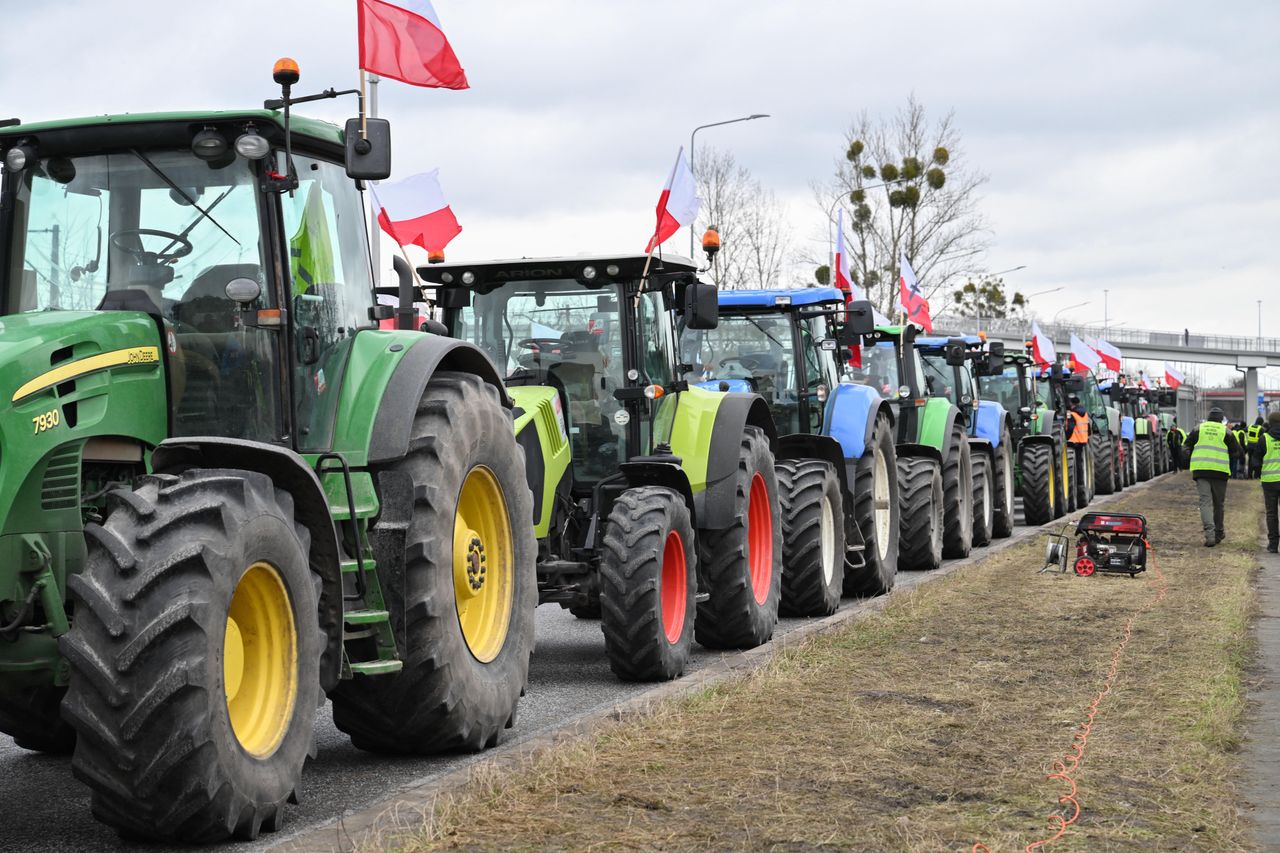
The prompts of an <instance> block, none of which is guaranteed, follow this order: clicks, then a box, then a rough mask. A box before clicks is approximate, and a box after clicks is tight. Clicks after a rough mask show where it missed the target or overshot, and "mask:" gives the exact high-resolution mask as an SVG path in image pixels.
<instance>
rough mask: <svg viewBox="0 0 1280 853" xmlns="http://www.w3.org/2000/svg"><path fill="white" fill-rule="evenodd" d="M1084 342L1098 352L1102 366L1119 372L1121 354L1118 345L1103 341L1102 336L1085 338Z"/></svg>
mask: <svg viewBox="0 0 1280 853" xmlns="http://www.w3.org/2000/svg"><path fill="white" fill-rule="evenodd" d="M1085 342H1086V343H1088V344H1089V347H1090V348H1091V349H1093V351H1094V352H1096V353H1097V354H1098V357H1099V358H1101V359H1102V365H1103V367H1106V368H1107V369H1108V370H1114V371H1115V372H1116V373H1119V372H1120V359H1121V358H1123V356H1122V355H1121V353H1120V348H1119V347H1118V346H1116V345H1115V344H1112V343H1109V342H1108V341H1104V340H1103V339H1102V338H1097V339H1094V338H1086V339H1085Z"/></svg>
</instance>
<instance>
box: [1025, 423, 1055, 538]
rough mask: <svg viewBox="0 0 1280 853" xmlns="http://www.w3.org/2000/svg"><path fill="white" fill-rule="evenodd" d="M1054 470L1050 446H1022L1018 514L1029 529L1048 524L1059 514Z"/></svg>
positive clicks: (1040, 444)
mask: <svg viewBox="0 0 1280 853" xmlns="http://www.w3.org/2000/svg"><path fill="white" fill-rule="evenodd" d="M1056 470H1057V462H1056V460H1055V459H1054V452H1053V445H1052V444H1048V443H1046V442H1036V443H1035V444H1024V445H1023V446H1022V513H1023V519H1024V520H1025V521H1026V523H1027V524H1028V525H1030V526H1037V525H1041V524H1048V523H1049V522H1051V521H1053V520H1054V519H1055V518H1057V517H1058V516H1059V514H1060V513H1058V511H1057V509H1058V482H1057V477H1056V476H1055V472H1056Z"/></svg>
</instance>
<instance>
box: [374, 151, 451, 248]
mask: <svg viewBox="0 0 1280 853" xmlns="http://www.w3.org/2000/svg"><path fill="white" fill-rule="evenodd" d="M370 191H371V194H372V196H373V209H374V212H375V214H376V215H377V218H378V225H379V226H381V228H382V230H383V231H386V232H387V233H388V234H389V235H391V239H393V240H395V241H396V243H398V244H399V245H401V246H410V245H412V246H421V247H422V248H424V249H426V250H427V251H428V252H443V251H444V247H445V246H447V245H448V244H449V241H450V240H452V239H453V238H454V237H457V236H458V235H459V234H460V233H462V226H461V225H459V224H458V220H457V218H456V217H455V216H454V215H453V210H451V209H450V207H449V204H448V203H447V202H446V201H445V200H444V191H443V190H441V189H440V178H439V169H432V170H431V171H430V172H423V173H422V174H420V175H412V176H411V177H408V178H405V179H404V180H403V181H397V182H396V183H394V184H382V185H380V186H379V187H377V188H376V189H374V188H373V186H372V185H370Z"/></svg>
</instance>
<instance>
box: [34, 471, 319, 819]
mask: <svg viewBox="0 0 1280 853" xmlns="http://www.w3.org/2000/svg"><path fill="white" fill-rule="evenodd" d="M109 506H110V513H109V515H108V516H107V519H106V521H105V522H104V523H103V524H102V526H98V525H95V524H90V525H89V526H88V527H87V528H86V530H85V533H86V534H87V539H88V543H89V552H88V561H87V563H86V565H85V569H84V571H83V572H81V573H80V574H75V575H72V576H71V577H70V579H69V581H68V583H67V589H68V591H69V593H70V597H71V602H72V606H73V607H74V609H75V621H74V622H73V624H72V627H71V631H70V633H68V634H65V635H64V636H63V637H62V638H61V640H60V642H59V647H60V649H61V651H62V654H63V656H64V657H65V658H66V659H67V662H68V663H69V664H70V667H71V682H70V686H69V688H68V690H67V696H66V699H65V700H64V701H63V704H62V713H63V716H64V717H65V718H66V720H67V721H68V722H69V723H70V724H71V725H72V726H73V727H74V728H75V729H76V734H77V738H76V749H75V756H74V758H73V759H72V764H71V767H72V771H73V772H74V773H75V775H76V777H77V778H78V779H80V780H81V781H82V782H84V783H85V784H87V785H88V786H89V789H90V792H91V802H92V809H93V814H94V816H95V817H96V818H98V819H99V820H101V821H103V822H104V823H107V824H110V825H111V826H114V827H115V828H116V829H117V830H119V831H120V832H121V833H122V834H124V835H126V836H128V837H136V838H147V839H155V840H165V841H180V842H183V843H191V842H197V843H199V842H213V841H221V840H224V839H227V838H233V837H234V838H241V839H253V838H255V837H257V835H258V832H259V830H261V829H267V830H269V831H274V830H276V829H279V828H280V826H281V824H282V822H283V818H284V806H285V801H286V800H288V799H289V798H290V797H296V795H297V791H298V787H299V782H300V779H301V777H302V766H303V763H304V762H305V761H306V759H307V757H308V755H314V751H313V750H314V746H313V744H314V732H313V728H314V722H315V713H316V707H317V706H318V705H319V703H320V699H321V695H320V676H319V669H320V655H321V652H322V651H323V645H324V639H323V635H322V634H321V631H320V627H319V619H318V613H317V608H318V603H317V590H318V586H319V584H318V578H317V577H316V576H315V575H313V574H312V572H311V570H310V568H309V566H308V562H309V561H308V548H309V546H310V537H309V535H308V533H307V530H306V528H305V527H303V526H302V525H300V524H298V523H297V522H296V521H295V519H294V507H293V499H292V497H291V496H290V495H289V494H288V493H287V492H284V491H280V490H277V489H276V488H275V487H274V485H273V484H272V481H271V479H270V478H269V477H267V476H266V475H265V474H260V473H257V472H253V471H237V470H222V469H192V470H188V471H186V472H183V473H182V474H181V475H178V476H174V475H159V476H152V477H146V478H143V479H142V480H141V481H140V482H139V484H138V486H137V488H136V489H134V490H132V491H130V490H127V489H121V490H118V491H115V492H113V493H112V494H111V496H110V497H109Z"/></svg>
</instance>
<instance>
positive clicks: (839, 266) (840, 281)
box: [831, 207, 855, 302]
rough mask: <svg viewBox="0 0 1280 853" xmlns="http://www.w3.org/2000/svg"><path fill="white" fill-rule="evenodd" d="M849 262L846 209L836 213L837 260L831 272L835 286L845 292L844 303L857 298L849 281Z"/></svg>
mask: <svg viewBox="0 0 1280 853" xmlns="http://www.w3.org/2000/svg"><path fill="white" fill-rule="evenodd" d="M848 270H849V262H848V260H847V259H846V258H845V252H844V208H843V207H842V208H840V209H839V211H838V212H837V213H836V258H835V266H834V268H833V269H832V271H831V280H832V282H834V284H835V286H836V287H838V288H840V289H841V290H843V291H844V301H845V302H851V301H852V300H853V299H854V298H855V297H854V293H853V282H851V281H850V280H849V272H848Z"/></svg>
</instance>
